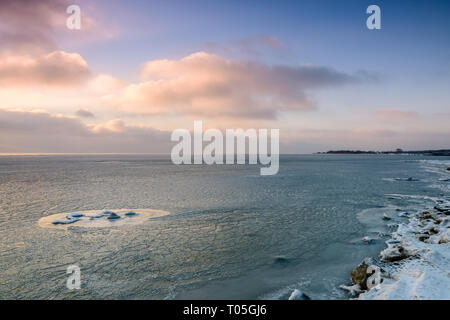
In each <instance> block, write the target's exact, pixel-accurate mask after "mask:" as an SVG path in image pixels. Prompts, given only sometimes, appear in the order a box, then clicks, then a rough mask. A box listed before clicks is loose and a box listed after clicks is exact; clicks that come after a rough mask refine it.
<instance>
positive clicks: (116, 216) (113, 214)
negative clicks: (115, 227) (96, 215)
mask: <svg viewBox="0 0 450 320" xmlns="http://www.w3.org/2000/svg"><path fill="white" fill-rule="evenodd" d="M108 219H109V220H115V219H120V216H119V215H118V214H116V213H114V212H112V213H110V214H109V217H108Z"/></svg>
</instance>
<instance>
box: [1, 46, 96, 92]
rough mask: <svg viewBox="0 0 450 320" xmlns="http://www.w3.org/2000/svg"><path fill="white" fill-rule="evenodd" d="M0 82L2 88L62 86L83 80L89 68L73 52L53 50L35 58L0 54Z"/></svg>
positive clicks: (87, 74)
mask: <svg viewBox="0 0 450 320" xmlns="http://www.w3.org/2000/svg"><path fill="white" fill-rule="evenodd" d="M0 56H1V58H0V84H1V85H2V86H3V87H22V86H29V85H33V86H66V85H73V84H75V83H79V82H81V81H83V80H85V79H86V78H87V77H88V76H89V75H90V71H89V68H88V65H87V63H86V61H85V60H84V59H83V58H82V57H81V56H80V55H79V54H77V53H67V52H64V51H54V52H51V53H49V54H46V55H41V56H38V57H30V56H24V55H12V54H9V55H8V54H3V55H0Z"/></svg>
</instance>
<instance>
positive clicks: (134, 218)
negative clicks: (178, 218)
mask: <svg viewBox="0 0 450 320" xmlns="http://www.w3.org/2000/svg"><path fill="white" fill-rule="evenodd" d="M168 214H169V212H167V211H163V210H154V209H133V210H130V209H114V210H105V211H102V212H100V213H99V210H89V211H80V212H76V213H74V212H73V213H57V214H53V215H51V216H47V217H43V218H41V219H40V220H39V222H38V224H39V226H40V227H42V228H53V229H67V228H68V227H69V225H72V226H76V227H82V228H105V227H112V226H114V227H119V226H126V225H136V224H141V223H143V222H145V221H147V220H149V219H153V218H157V217H161V216H165V215H168Z"/></svg>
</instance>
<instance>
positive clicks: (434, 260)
mask: <svg viewBox="0 0 450 320" xmlns="http://www.w3.org/2000/svg"><path fill="white" fill-rule="evenodd" d="M439 165H440V166H441V168H440V170H439V171H438V172H436V173H438V174H440V175H444V176H445V175H448V173H449V172H448V169H447V171H446V170H445V168H444V171H442V164H439ZM438 181H440V182H444V181H448V179H442V178H441V179H438ZM447 188H448V186H444V191H445V192H447ZM404 214H405V213H404V212H403V213H400V212H399V216H401V215H404ZM385 243H386V245H387V247H386V248H385V249H383V250H382V251H381V252H380V254H379V257H378V258H377V259H376V258H371V257H369V258H365V259H364V260H363V261H362V262H361V263H360V264H359V265H358V266H357V267H356V268H355V269H353V270H352V272H351V273H350V278H351V281H352V285H349V286H346V285H341V286H340V288H341V289H344V290H347V291H348V292H349V294H350V296H351V297H350V299H359V300H411V299H423V300H430V299H433V300H441V299H450V291H449V290H448V288H450V273H449V271H448V270H449V269H448V268H449V261H450V199H446V198H445V197H443V198H441V199H435V200H434V206H431V207H429V208H428V209H426V210H417V209H416V210H415V211H414V212H410V213H408V221H407V222H405V223H399V224H398V226H397V230H396V231H394V232H393V233H392V234H391V237H390V239H388V240H387V241H386V242H385Z"/></svg>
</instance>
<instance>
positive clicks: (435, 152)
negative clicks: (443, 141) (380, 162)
mask: <svg viewBox="0 0 450 320" xmlns="http://www.w3.org/2000/svg"><path fill="white" fill-rule="evenodd" d="M317 154H413V155H417V154H420V155H427V156H450V149H439V150H414V151H404V150H402V149H397V150H395V151H364V150H330V151H327V152H317Z"/></svg>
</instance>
